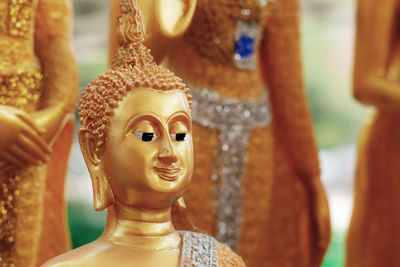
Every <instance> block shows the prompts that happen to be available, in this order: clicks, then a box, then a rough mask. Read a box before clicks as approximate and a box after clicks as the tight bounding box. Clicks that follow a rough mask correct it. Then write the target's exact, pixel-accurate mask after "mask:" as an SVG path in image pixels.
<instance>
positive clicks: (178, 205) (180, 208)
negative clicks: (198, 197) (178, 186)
mask: <svg viewBox="0 0 400 267" xmlns="http://www.w3.org/2000/svg"><path fill="white" fill-rule="evenodd" d="M174 208H175V209H176V210H178V211H183V210H185V209H186V208H187V206H186V203H185V200H184V199H183V197H180V198H178V200H176V202H175V203H174Z"/></svg>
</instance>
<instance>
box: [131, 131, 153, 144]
mask: <svg viewBox="0 0 400 267" xmlns="http://www.w3.org/2000/svg"><path fill="white" fill-rule="evenodd" d="M135 135H136V136H137V137H139V138H140V139H142V141H143V142H151V141H153V140H154V139H156V138H157V135H156V134H155V133H144V132H139V131H136V132H135Z"/></svg>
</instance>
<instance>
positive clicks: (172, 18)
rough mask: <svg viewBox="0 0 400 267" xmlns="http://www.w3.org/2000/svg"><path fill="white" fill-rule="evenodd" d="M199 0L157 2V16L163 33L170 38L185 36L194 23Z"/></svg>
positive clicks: (161, 0) (163, 0)
mask: <svg viewBox="0 0 400 267" xmlns="http://www.w3.org/2000/svg"><path fill="white" fill-rule="evenodd" d="M196 4H197V0H156V2H155V15H156V19H157V21H158V24H159V27H160V29H161V32H162V33H163V34H164V35H166V36H168V37H177V36H179V35H181V34H183V33H184V32H185V31H186V30H187V28H188V27H189V25H190V23H191V22H192V19H193V15H194V11H195V9H196Z"/></svg>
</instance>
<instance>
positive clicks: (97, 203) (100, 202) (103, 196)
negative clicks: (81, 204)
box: [78, 128, 115, 211]
mask: <svg viewBox="0 0 400 267" xmlns="http://www.w3.org/2000/svg"><path fill="white" fill-rule="evenodd" d="M78 136H79V144H80V147H81V150H82V154H83V158H84V159H85V162H86V165H87V167H88V170H89V173H90V177H91V179H92V186H93V206H94V209H95V210H96V211H102V210H104V209H105V208H107V207H109V206H110V205H112V204H113V203H114V200H115V199H114V194H113V192H112V189H111V186H110V183H109V181H108V177H107V175H106V173H105V171H104V166H103V163H102V161H101V160H100V159H99V157H98V155H97V153H96V138H95V136H94V135H93V134H92V133H91V132H89V131H88V130H87V129H85V128H81V129H80V130H79V132H78Z"/></svg>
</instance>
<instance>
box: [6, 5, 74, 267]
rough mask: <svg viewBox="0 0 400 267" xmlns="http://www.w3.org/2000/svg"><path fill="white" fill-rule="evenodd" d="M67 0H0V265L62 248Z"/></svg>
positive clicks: (68, 88) (70, 63)
mask: <svg viewBox="0 0 400 267" xmlns="http://www.w3.org/2000/svg"><path fill="white" fill-rule="evenodd" d="M71 12H72V10H71V2H70V1H69V0H18V1H16V0H15V1H14V0H10V1H1V3H0V128H1V130H0V183H1V189H0V190H1V191H0V265H1V266H36V265H38V264H40V263H42V262H44V261H45V260H47V259H49V258H51V257H53V256H54V255H57V254H59V253H61V252H63V251H66V250H68V249H69V247H70V244H69V234H68V231H67V219H66V214H65V205H64V177H65V173H66V165H67V164H66V163H67V159H68V154H69V149H70V145H71V143H72V136H73V128H74V126H73V125H74V122H73V121H74V120H73V116H72V115H71V113H72V111H73V110H74V108H75V104H76V103H75V102H76V98H77V94H78V86H77V85H78V79H77V66H76V63H75V60H74V58H73V55H72V51H71V27H70V24H71Z"/></svg>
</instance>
